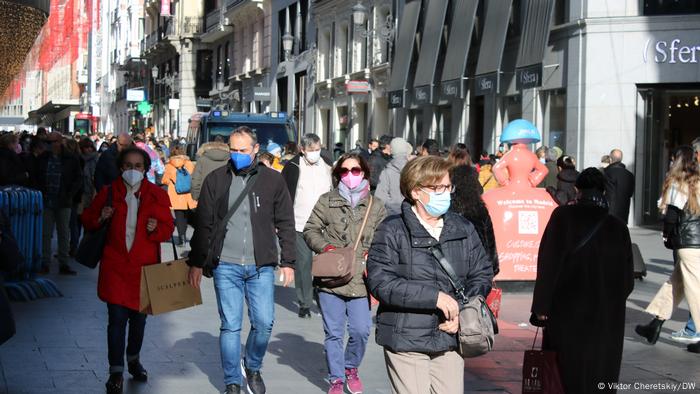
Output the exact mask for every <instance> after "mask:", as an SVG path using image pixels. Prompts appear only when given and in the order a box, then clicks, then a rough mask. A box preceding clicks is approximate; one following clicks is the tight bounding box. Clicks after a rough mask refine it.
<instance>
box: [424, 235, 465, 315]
mask: <svg viewBox="0 0 700 394" xmlns="http://www.w3.org/2000/svg"><path fill="white" fill-rule="evenodd" d="M429 250H430V253H432V254H433V256H435V258H436V259H437V261H438V263H440V267H442V270H443V271H445V273H446V274H447V277H448V278H449V280H450V284H452V287H453V288H454V289H455V293H456V295H457V297H458V298H459V300H460V301H462V302H463V303H466V302H467V296H466V293H465V286H464V282H462V279H460V278H459V276H458V275H457V273H456V272H455V270H454V268H452V264H450V262H449V261H447V259H446V258H445V255H444V254H443V253H442V249H440V246H439V245H435V246H431V247H430V249H429Z"/></svg>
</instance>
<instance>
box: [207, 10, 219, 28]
mask: <svg viewBox="0 0 700 394" xmlns="http://www.w3.org/2000/svg"><path fill="white" fill-rule="evenodd" d="M219 20H221V10H218V9H217V10H214V11H211V12H209V13H208V14H207V16H206V26H205V27H206V31H212V30H214V29H216V27H217V26H218V25H219Z"/></svg>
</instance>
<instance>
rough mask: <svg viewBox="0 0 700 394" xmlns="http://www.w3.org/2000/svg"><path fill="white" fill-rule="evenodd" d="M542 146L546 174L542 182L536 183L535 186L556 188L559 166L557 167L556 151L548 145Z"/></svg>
mask: <svg viewBox="0 0 700 394" xmlns="http://www.w3.org/2000/svg"><path fill="white" fill-rule="evenodd" d="M543 148H544V166H545V167H547V176H545V177H544V179H543V180H542V182H541V183H540V184H539V185H537V187H543V188H545V189H547V188H556V187H557V176H558V175H559V168H557V152H556V151H555V150H554V149H550V148H548V147H546V146H545V147H543Z"/></svg>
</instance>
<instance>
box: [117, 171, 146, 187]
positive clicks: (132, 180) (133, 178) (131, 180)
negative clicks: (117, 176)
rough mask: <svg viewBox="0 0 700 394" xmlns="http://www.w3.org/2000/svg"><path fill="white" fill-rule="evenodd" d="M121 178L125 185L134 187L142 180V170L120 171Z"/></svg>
mask: <svg viewBox="0 0 700 394" xmlns="http://www.w3.org/2000/svg"><path fill="white" fill-rule="evenodd" d="M122 179H124V182H126V183H127V185H129V186H131V187H134V186H136V185H138V184H139V183H140V182H141V181H142V180H143V172H141V171H139V170H126V171H124V172H122Z"/></svg>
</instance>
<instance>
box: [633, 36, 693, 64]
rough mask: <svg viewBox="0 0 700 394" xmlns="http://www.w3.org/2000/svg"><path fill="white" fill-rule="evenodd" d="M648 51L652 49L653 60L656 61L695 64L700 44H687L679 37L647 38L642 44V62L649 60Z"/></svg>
mask: <svg viewBox="0 0 700 394" xmlns="http://www.w3.org/2000/svg"><path fill="white" fill-rule="evenodd" d="M651 48H653V50H652V49H651ZM650 51H652V55H653V56H654V62H656V63H668V64H676V63H682V64H688V63H690V64H697V63H698V62H699V61H700V45H698V44H690V45H687V43H683V41H681V39H679V38H674V39H673V40H670V41H666V40H658V41H656V42H654V41H653V40H652V39H648V40H647V43H646V45H644V53H643V55H644V63H647V62H648V61H649V52H650Z"/></svg>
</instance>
